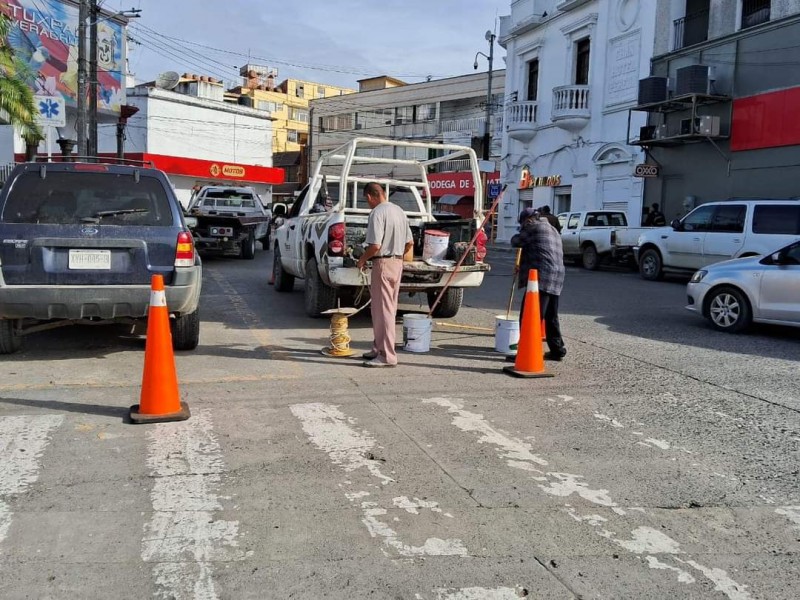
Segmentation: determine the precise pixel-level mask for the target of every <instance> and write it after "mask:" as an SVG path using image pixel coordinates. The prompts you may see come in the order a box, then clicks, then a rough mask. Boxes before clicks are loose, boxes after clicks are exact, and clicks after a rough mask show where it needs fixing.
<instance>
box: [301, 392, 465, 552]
mask: <svg viewBox="0 0 800 600" xmlns="http://www.w3.org/2000/svg"><path fill="white" fill-rule="evenodd" d="M290 409H291V411H292V414H294V416H295V417H297V418H298V419H299V420H300V423H301V424H302V427H303V431H304V432H305V433H306V435H308V438H309V439H310V440H311V443H312V444H314V445H315V446H316V447H317V448H319V449H320V450H322V451H323V452H325V453H326V454H327V455H328V457H329V458H330V460H331V462H333V463H334V464H335V465H337V466H339V467H341V468H342V469H343V470H344V472H345V473H347V474H351V473H354V472H357V471H366V472H367V473H369V475H370V476H371V478H373V479H376V480H377V481H379V482H380V485H376V484H372V485H371V487H372V488H377V492H375V493H379V492H380V491H381V490H382V489H384V488H385V487H386V486H389V485H392V484H394V483H395V480H394V479H393V478H392V477H390V476H389V475H386V474H385V473H384V472H383V464H382V463H381V462H380V461H379V460H376V459H375V458H374V454H373V451H374V450H375V449H376V448H377V447H378V443H377V441H376V440H375V438H374V437H373V436H372V434H370V433H369V432H368V431H365V430H359V429H356V428H355V427H354V424H355V420H354V419H349V418H347V417H346V416H345V415H344V413H342V411H341V410H339V407H338V406H334V405H332V404H323V403H320V402H312V403H308V404H295V405H293V406H291V407H290ZM345 484H346V485H352V481H350V480H349V479H348V480H346V481H345ZM345 497H346V498H347V499H348V500H349V501H350V502H353V503H358V505H359V506H360V508H361V511H362V514H363V518H362V519H361V522H362V523H363V524H364V526H365V527H366V528H367V531H368V532H369V534H370V536H372V537H373V538H378V539H381V540H382V541H383V545H384V546H385V548H384V550H383V552H384V554H385V555H387V556H391V555H398V556H402V557H416V556H467V554H468V552H467V548H466V546H464V544H463V542H462V541H461V540H459V539H453V538H447V539H442V538H436V537H430V538H427V539H426V540H425V542H424V543H423V545H422V546H413V545H410V544H407V543H405V542H403V540H402V539H400V537H399V534H398V533H397V532H396V531H395V530H394V529H392V528H391V527H390V526H389V525H388V524H387V523H386V522H385V521H384V520H382V519H381V518H380V517H385V516H386V515H387V514H388V512H389V511H388V509H387V508H384V507H383V506H381V504H380V503H379V502H377V501H374V500H372V499H371V498H372V495H371V493H370V492H368V491H366V490H360V491H354V492H347V493H346V494H345ZM390 508H393V509H402V510H404V511H405V512H406V513H408V514H411V515H419V514H420V510H427V511H431V512H434V513H441V512H442V509H441V508H439V505H438V503H436V502H434V501H431V500H425V501H422V500H419V499H417V498H414V499H413V500H411V499H409V497H408V496H398V497H396V498H393V499H392V505H391V506H390ZM445 516H447V517H450V518H452V515H450V514H449V513H446V514H445ZM394 521H399V518H397V517H395V518H394ZM387 549H388V550H387Z"/></svg>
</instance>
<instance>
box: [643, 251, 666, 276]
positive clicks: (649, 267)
mask: <svg viewBox="0 0 800 600" xmlns="http://www.w3.org/2000/svg"><path fill="white" fill-rule="evenodd" d="M639 274H640V275H641V276H642V279H646V280H647V281H658V280H659V279H662V278H663V277H664V269H663V267H662V265H661V255H660V254H659V253H658V250H654V249H653V248H648V249H647V250H645V251H644V252H642V255H641V256H640V257H639Z"/></svg>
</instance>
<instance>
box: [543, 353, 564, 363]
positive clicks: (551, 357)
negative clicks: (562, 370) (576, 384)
mask: <svg viewBox="0 0 800 600" xmlns="http://www.w3.org/2000/svg"><path fill="white" fill-rule="evenodd" d="M566 355H567V353H566V352H564V354H556V353H555V352H545V353H544V359H545V360H552V361H555V362H561V360H562V359H563V358H564V357H565V356H566Z"/></svg>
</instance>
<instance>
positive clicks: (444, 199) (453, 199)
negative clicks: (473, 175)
mask: <svg viewBox="0 0 800 600" xmlns="http://www.w3.org/2000/svg"><path fill="white" fill-rule="evenodd" d="M462 198H471V196H463V195H461V194H445V195H444V196H441V197H440V198H436V204H452V205H453V206H455V205H456V204H458V202H459V201H460V200H461V199H462Z"/></svg>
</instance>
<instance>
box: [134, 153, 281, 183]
mask: <svg viewBox="0 0 800 600" xmlns="http://www.w3.org/2000/svg"><path fill="white" fill-rule="evenodd" d="M125 156H126V158H135V159H136V160H143V161H150V162H152V163H153V164H154V165H155V167H156V168H157V169H161V170H162V171H164V172H165V173H167V174H170V175H186V176H189V177H200V178H203V179H208V178H212V179H220V180H227V181H241V182H246V183H268V184H278V183H283V182H284V172H283V169H279V168H277V167H262V166H259V165H242V164H238V163H231V162H225V161H217V160H200V159H198V158H184V157H182V156H164V155H161V154H148V153H143V154H140V155H135V156H134V155H130V154H126V155H125ZM139 156H141V159H140V158H139Z"/></svg>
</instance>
